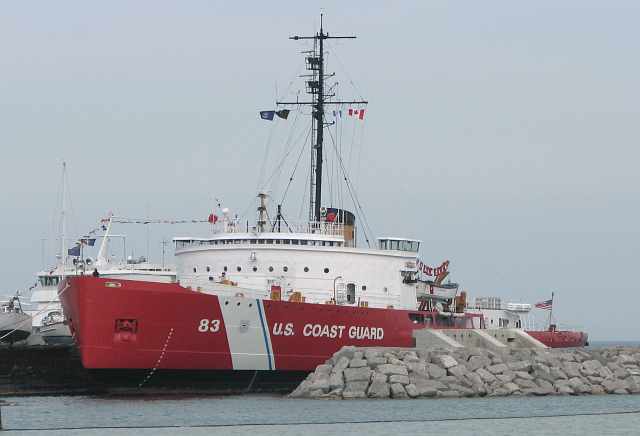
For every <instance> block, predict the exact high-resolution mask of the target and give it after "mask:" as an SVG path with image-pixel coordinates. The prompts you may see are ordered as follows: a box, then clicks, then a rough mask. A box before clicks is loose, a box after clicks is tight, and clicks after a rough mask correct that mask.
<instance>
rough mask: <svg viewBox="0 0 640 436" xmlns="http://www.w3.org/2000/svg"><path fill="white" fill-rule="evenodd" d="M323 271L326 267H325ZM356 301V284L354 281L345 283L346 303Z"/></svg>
mask: <svg viewBox="0 0 640 436" xmlns="http://www.w3.org/2000/svg"><path fill="white" fill-rule="evenodd" d="M325 272H327V271H326V268H325ZM355 302H356V285H355V283H347V303H349V304H353V303H355Z"/></svg>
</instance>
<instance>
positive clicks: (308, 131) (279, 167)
mask: <svg viewBox="0 0 640 436" xmlns="http://www.w3.org/2000/svg"><path fill="white" fill-rule="evenodd" d="M304 132H305V130H303V131H301V132H300V136H298V140H299V139H300V138H301V137H302V134H303V133H304ZM306 132H307V134H306V136H305V142H306V141H307V139H308V138H309V134H310V133H311V128H309V129H307V130H306ZM296 142H298V141H297V140H296ZM305 142H303V146H304V145H306V144H305ZM293 150H294V148H290V149H289V150H288V151H287V152H286V153H285V155H284V156H283V157H282V159H281V160H280V163H279V164H278V165H277V166H276V168H275V169H274V171H273V173H272V174H271V176H270V177H269V179H267V181H266V183H265V185H264V187H265V188H266V187H267V186H268V185H269V183H271V180H272V179H273V178H274V177H275V175H276V174H278V173H279V172H280V171H281V169H282V167H283V166H284V164H285V162H286V160H287V158H288V157H289V155H290V154H291V152H293Z"/></svg>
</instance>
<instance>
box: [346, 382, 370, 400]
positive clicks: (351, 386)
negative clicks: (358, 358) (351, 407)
mask: <svg viewBox="0 0 640 436" xmlns="http://www.w3.org/2000/svg"><path fill="white" fill-rule="evenodd" d="M368 386H369V382H365V381H353V382H348V383H347V386H346V387H345V388H344V390H343V391H342V397H343V398H365V397H366V396H367V395H366V390H367V387H368Z"/></svg>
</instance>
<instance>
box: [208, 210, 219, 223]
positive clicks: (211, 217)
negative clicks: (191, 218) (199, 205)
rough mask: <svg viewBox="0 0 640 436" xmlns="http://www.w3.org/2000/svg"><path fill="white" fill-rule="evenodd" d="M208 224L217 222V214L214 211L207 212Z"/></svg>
mask: <svg viewBox="0 0 640 436" xmlns="http://www.w3.org/2000/svg"><path fill="white" fill-rule="evenodd" d="M208 221H209V223H210V224H215V223H217V222H218V215H216V214H215V213H212V214H209V219H208Z"/></svg>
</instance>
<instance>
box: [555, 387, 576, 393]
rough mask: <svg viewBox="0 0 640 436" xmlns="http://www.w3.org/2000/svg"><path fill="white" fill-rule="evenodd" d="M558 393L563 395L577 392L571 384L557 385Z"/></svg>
mask: <svg viewBox="0 0 640 436" xmlns="http://www.w3.org/2000/svg"><path fill="white" fill-rule="evenodd" d="M557 390H558V393H559V394H561V395H573V394H574V393H575V392H574V391H573V389H571V387H569V386H566V385H565V386H558V387H557Z"/></svg>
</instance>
